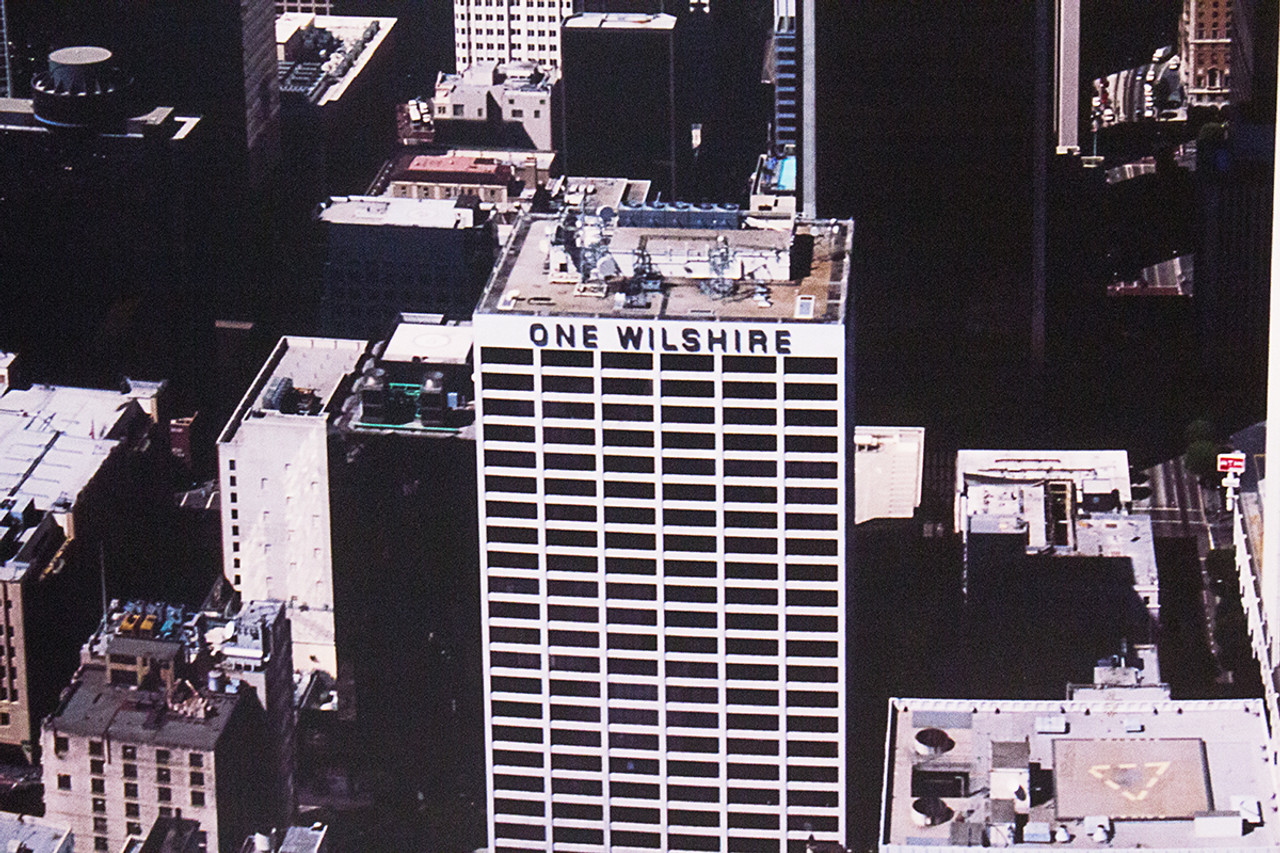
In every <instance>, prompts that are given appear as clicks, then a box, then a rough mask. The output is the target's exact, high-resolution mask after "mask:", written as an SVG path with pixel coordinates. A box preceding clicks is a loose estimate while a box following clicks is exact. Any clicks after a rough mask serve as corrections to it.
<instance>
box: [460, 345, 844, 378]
mask: <svg viewBox="0 0 1280 853" xmlns="http://www.w3.org/2000/svg"><path fill="white" fill-rule="evenodd" d="M533 353H534V351H533V350H532V349H521V348H518V347H491V346H482V347H480V363H481V364H482V365H490V364H514V365H522V364H527V365H532V364H533ZM595 356H596V353H595V352H594V351H591V350H577V349H572V350H557V349H542V350H538V362H539V364H540V365H541V366H543V367H594V366H595ZM653 356H654V354H653V353H647V352H608V351H605V352H601V353H600V366H601V367H603V368H610V369H614V370H652V369H653ZM717 358H719V369H720V371H721V372H722V373H776V372H777V371H778V357H777V356H773V355H719V356H716V355H686V354H684V353H661V354H659V361H658V365H659V367H660V368H661V369H662V370H684V371H694V372H708V371H713V370H715V369H716V359H717ZM839 370H840V365H839V362H838V361H837V360H836V359H834V358H828V357H813V356H796V355H788V356H783V358H782V372H783V373H784V374H787V375H796V374H816V375H823V374H827V375H830V374H836V373H838V372H839Z"/></svg>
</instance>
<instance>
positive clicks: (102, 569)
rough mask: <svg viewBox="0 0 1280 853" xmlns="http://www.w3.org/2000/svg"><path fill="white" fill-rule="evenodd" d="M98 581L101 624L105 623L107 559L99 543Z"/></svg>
mask: <svg viewBox="0 0 1280 853" xmlns="http://www.w3.org/2000/svg"><path fill="white" fill-rule="evenodd" d="M98 579H99V581H100V582H101V589H102V622H103V624H106V621H107V558H106V555H105V552H104V548H103V545H102V543H101V542H99V543H98Z"/></svg>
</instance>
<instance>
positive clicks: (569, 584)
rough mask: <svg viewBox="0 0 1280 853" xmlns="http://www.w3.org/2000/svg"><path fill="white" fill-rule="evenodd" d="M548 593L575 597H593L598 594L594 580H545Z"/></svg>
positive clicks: (598, 590)
mask: <svg viewBox="0 0 1280 853" xmlns="http://www.w3.org/2000/svg"><path fill="white" fill-rule="evenodd" d="M547 594H548V595H565V596H573V597H575V598H594V597H596V596H597V595H599V594H600V588H599V587H598V586H597V585H596V583H595V581H561V580H549V581H547Z"/></svg>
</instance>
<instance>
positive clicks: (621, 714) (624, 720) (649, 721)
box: [609, 690, 658, 726]
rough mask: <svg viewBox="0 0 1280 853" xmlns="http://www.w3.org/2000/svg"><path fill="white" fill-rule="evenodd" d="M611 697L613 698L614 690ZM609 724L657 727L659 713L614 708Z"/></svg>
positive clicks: (641, 709)
mask: <svg viewBox="0 0 1280 853" xmlns="http://www.w3.org/2000/svg"><path fill="white" fill-rule="evenodd" d="M609 695H610V697H612V696H613V692H612V690H610V693H609ZM655 696H656V694H655ZM609 722H611V723H614V724H617V725H626V726H656V725H657V724H658V712H657V711H655V710H652V709H648V708H612V709H610V710H609Z"/></svg>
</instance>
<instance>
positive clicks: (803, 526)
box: [787, 512, 837, 530]
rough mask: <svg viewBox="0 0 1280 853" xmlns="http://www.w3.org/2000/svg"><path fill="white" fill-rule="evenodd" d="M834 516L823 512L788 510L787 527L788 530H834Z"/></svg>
mask: <svg viewBox="0 0 1280 853" xmlns="http://www.w3.org/2000/svg"><path fill="white" fill-rule="evenodd" d="M836 521H837V519H836V517H835V516H834V515H827V514H825V513H815V512H789V513H787V529H789V530H835V529H836Z"/></svg>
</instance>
